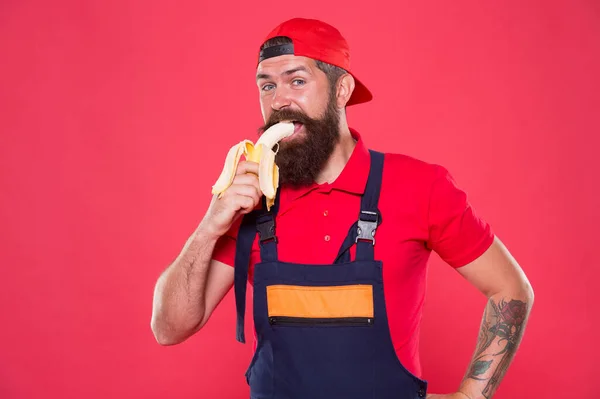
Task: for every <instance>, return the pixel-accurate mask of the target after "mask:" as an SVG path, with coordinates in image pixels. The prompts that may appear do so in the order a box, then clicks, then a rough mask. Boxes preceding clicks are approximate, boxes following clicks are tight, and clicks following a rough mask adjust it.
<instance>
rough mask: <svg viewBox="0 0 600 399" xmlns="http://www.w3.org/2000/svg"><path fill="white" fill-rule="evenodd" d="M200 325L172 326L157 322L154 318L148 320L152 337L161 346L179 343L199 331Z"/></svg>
mask: <svg viewBox="0 0 600 399" xmlns="http://www.w3.org/2000/svg"><path fill="white" fill-rule="evenodd" d="M201 327H202V326H201V325H198V326H193V327H190V328H173V327H172V326H167V325H164V324H162V323H159V322H158V321H156V320H155V319H152V321H151V322H150V328H151V329H152V334H154V339H156V342H157V343H158V344H159V345H162V346H173V345H177V344H180V343H182V342H183V341H185V340H187V339H188V338H189V337H191V336H192V335H193V334H195V333H196V332H197V331H199V330H200V328H201Z"/></svg>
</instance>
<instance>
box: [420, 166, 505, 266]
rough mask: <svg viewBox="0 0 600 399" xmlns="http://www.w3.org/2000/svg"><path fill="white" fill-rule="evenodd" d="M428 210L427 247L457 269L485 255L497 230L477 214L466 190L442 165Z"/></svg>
mask: <svg viewBox="0 0 600 399" xmlns="http://www.w3.org/2000/svg"><path fill="white" fill-rule="evenodd" d="M436 168H437V173H436V178H435V180H434V182H433V185H432V188H431V195H430V198H429V210H428V225H429V239H428V242H427V246H428V247H429V248H431V249H432V250H433V251H435V252H436V253H437V254H438V255H439V256H440V258H442V259H443V260H444V261H445V262H446V263H448V264H449V265H450V266H452V267H454V268H458V267H461V266H464V265H466V264H467V263H469V262H471V261H473V260H475V259H477V258H478V257H479V256H480V255H481V254H483V253H484V252H485V251H486V250H487V249H488V248H489V246H490V245H491V244H492V242H493V240H494V233H493V231H492V229H491V227H490V225H489V223H487V222H486V221H485V220H483V219H482V218H480V217H479V216H478V215H477V214H476V213H475V210H474V209H473V207H472V206H471V204H470V203H469V199H468V197H467V194H466V192H465V191H464V190H462V189H461V188H460V187H459V186H458V185H457V183H456V181H455V180H454V178H453V177H452V175H451V174H450V173H449V172H448V170H447V169H446V168H444V167H442V166H439V165H436Z"/></svg>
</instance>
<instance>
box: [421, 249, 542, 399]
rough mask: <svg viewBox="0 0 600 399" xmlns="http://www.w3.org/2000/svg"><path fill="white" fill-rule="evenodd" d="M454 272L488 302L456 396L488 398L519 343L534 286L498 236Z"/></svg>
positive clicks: (504, 372)
mask: <svg viewBox="0 0 600 399" xmlns="http://www.w3.org/2000/svg"><path fill="white" fill-rule="evenodd" d="M457 271H458V272H459V273H460V274H461V275H462V276H463V277H464V278H465V279H467V280H468V281H469V282H470V283H471V284H473V285H474V286H475V287H477V288H478V289H479V290H480V291H481V292H482V293H483V294H485V295H486V297H487V298H488V302H487V304H486V307H485V311H484V314H483V319H482V322H481V327H480V331H479V337H478V339H477V347H476V350H475V353H474V354H473V357H472V359H471V362H470V364H469V367H468V368H467V371H466V373H465V376H464V378H463V380H462V382H461V385H460V389H459V393H460V394H461V395H460V396H456V397H457V398H458V397H468V398H469V399H482V398H486V399H489V398H491V397H492V396H493V395H494V393H495V392H496V390H497V389H498V385H499V384H500V382H501V381H502V379H503V378H504V375H505V374H506V372H507V370H508V367H509V366H510V364H511V362H512V360H513V358H514V357H515V354H516V352H517V349H518V347H519V344H520V343H521V340H522V338H523V333H524V331H525V326H526V324H527V320H528V318H529V314H530V312H531V307H532V306H533V299H534V294H533V289H532V287H531V284H530V283H529V281H528V280H527V277H526V276H525V273H524V272H523V270H522V269H521V268H520V266H519V265H518V263H517V261H516V260H515V259H514V258H513V257H512V255H511V254H510V253H509V252H508V250H507V249H506V247H505V246H504V245H503V244H502V243H501V241H500V240H499V239H498V238H496V239H495V240H494V243H493V244H492V246H491V247H490V248H489V249H488V250H487V251H486V252H485V253H484V254H483V255H482V256H480V257H479V258H478V259H477V260H475V261H473V262H471V263H470V264H468V265H466V266H463V267H460V268H458V269H457ZM434 397H435V395H432V398H434Z"/></svg>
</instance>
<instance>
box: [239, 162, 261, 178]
mask: <svg viewBox="0 0 600 399" xmlns="http://www.w3.org/2000/svg"><path fill="white" fill-rule="evenodd" d="M245 173H254V174H255V175H258V163H256V162H251V161H240V162H239V163H238V167H237V170H236V172H235V174H236V175H243V174H245Z"/></svg>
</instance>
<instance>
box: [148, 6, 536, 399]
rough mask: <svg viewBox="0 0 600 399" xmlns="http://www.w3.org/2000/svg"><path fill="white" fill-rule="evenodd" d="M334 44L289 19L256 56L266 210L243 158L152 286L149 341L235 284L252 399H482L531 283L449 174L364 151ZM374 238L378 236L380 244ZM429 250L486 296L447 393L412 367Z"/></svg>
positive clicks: (200, 321)
mask: <svg viewBox="0 0 600 399" xmlns="http://www.w3.org/2000/svg"><path fill="white" fill-rule="evenodd" d="M349 58H350V51H349V47H348V44H347V42H346V40H345V39H344V38H343V37H342V35H341V34H340V32H339V31H338V30H337V29H336V28H334V27H332V26H331V25H329V24H326V23H324V22H322V21H318V20H314V19H302V18H294V19H291V20H289V21H285V22H283V23H282V24H280V25H279V26H277V27H276V28H275V29H274V30H272V31H271V32H270V33H269V34H268V35H267V37H266V38H265V40H264V41H263V43H262V45H261V46H260V48H259V49H258V64H257V71H256V82H257V86H258V90H259V93H260V105H261V109H262V114H263V119H264V121H265V124H264V126H262V127H261V128H260V129H259V131H260V132H263V131H265V130H266V129H267V128H269V127H270V126H272V125H274V124H275V123H278V122H282V121H288V122H293V123H294V133H293V134H292V135H291V136H289V137H288V138H285V139H283V140H282V141H281V142H279V143H278V146H279V148H278V149H277V155H276V159H275V160H276V162H277V165H279V170H280V176H279V178H280V186H279V188H278V191H277V195H276V199H275V204H274V206H273V208H272V209H271V210H267V209H266V207H265V197H264V196H263V193H262V192H261V190H260V186H259V183H258V177H257V175H258V164H257V163H254V162H250V161H244V160H242V161H240V163H239V165H238V168H237V171H236V175H235V178H234V180H233V184H232V185H231V186H230V187H229V188H227V190H226V191H225V192H224V193H223V195H222V196H220V197H219V196H217V195H215V196H214V197H213V199H212V201H211V204H210V206H209V208H208V210H207V211H206V213H205V215H204V217H203V219H202V221H201V222H200V224H199V226H198V228H197V229H196V231H195V232H194V234H193V235H192V236H191V237H190V238H189V240H188V241H187V243H186V245H185V246H184V248H183V250H182V252H181V253H180V255H179V256H178V257H177V259H176V260H175V261H174V262H173V264H171V265H169V266H168V267H167V268H166V270H165V271H164V272H163V273H162V275H161V276H160V277H159V279H158V281H157V284H156V289H155V294H154V307H153V314H152V322H151V325H152V330H153V332H154V334H155V337H156V339H157V341H158V342H159V343H160V344H162V345H174V344H178V343H180V342H182V341H184V340H186V339H187V338H189V337H190V336H192V335H193V334H195V333H196V332H197V331H199V330H200V329H201V328H202V327H203V326H204V325H206V323H207V321H208V320H209V318H210V315H211V313H212V312H213V310H214V309H215V308H216V306H217V305H218V304H219V302H220V301H221V299H222V298H223V297H224V295H225V294H227V292H228V291H229V290H230V289H231V288H232V287H233V286H234V287H235V295H236V307H237V315H238V317H237V339H238V340H239V341H240V342H245V337H244V310H245V297H246V284H247V282H250V284H252V285H253V288H254V289H253V306H254V307H253V309H254V312H253V314H254V332H255V334H254V335H255V340H254V341H255V351H254V356H253V358H252V361H251V363H250V365H249V367H248V370H247V373H246V379H247V382H248V384H249V385H250V395H251V398H256V399H258V398H261V399H262V398H273V399H284V398H285V399H289V398H301V399H309V398H310V399H320V398H327V399H331V398H343V399H350V398H357V399H358V398H360V399H364V398H372V399H392V398H395V399H415V398H424V397H427V398H439V399H442V398H445V399H477V398H491V397H492V396H493V395H494V393H495V391H496V390H497V388H498V384H499V383H500V381H501V380H502V378H503V376H504V375H505V373H506V370H507V368H508V366H509V364H510V363H511V361H512V359H513V357H514V355H515V353H516V350H517V348H518V346H519V343H520V342H521V339H522V336H523V332H524V329H525V325H526V322H527V318H528V316H529V313H530V311H531V307H532V304H533V297H534V296H533V290H532V288H531V285H530V283H529V282H528V280H527V278H526V276H525V274H524V273H523V271H522V269H521V268H520V266H519V265H518V264H517V262H516V261H515V259H514V258H513V257H512V256H511V255H510V253H509V252H508V250H507V249H506V247H505V246H504V245H503V244H502V243H501V241H500V240H499V239H498V238H497V237H496V236H495V234H494V233H493V232H492V229H491V227H490V225H489V224H488V223H486V222H485V221H484V220H482V219H481V218H480V217H478V216H477V215H476V213H475V211H474V209H473V207H472V206H471V204H470V203H469V202H468V201H467V196H466V194H465V192H464V191H463V190H461V189H460V188H459V187H458V186H457V185H456V183H455V181H454V180H453V178H452V176H451V175H450V173H449V172H448V170H447V169H445V168H444V167H442V166H440V165H436V164H430V163H427V162H424V161H421V160H418V159H415V158H413V157H410V156H408V155H403V154H395V153H388V152H385V153H383V152H378V151H374V150H370V149H368V147H367V146H366V144H365V142H364V140H363V139H362V137H361V135H360V133H359V132H358V131H357V130H356V129H353V128H350V127H349V126H348V121H347V118H346V112H345V109H346V107H347V106H351V105H356V104H361V103H365V102H367V101H369V100H371V99H372V95H371V92H370V91H369V90H368V89H367V87H366V86H365V85H364V84H363V83H362V81H360V80H359V79H358V78H357V76H356V73H355V72H353V71H351V70H350V64H349ZM375 233H376V234H375ZM431 251H435V252H436V253H437V254H439V255H440V257H441V258H442V259H443V260H444V261H445V262H446V263H448V264H449V265H450V266H451V267H453V268H454V269H455V270H456V271H457V272H458V273H459V274H460V275H461V276H463V277H464V278H465V279H467V280H468V281H469V282H470V283H471V284H473V285H474V286H475V287H476V288H477V289H478V290H480V291H481V293H482V294H483V295H485V296H486V297H487V298H488V302H487V305H486V307H485V309H484V312H483V320H482V323H481V331H480V334H479V338H478V340H477V342H476V344H477V345H476V349H475V352H474V355H473V359H472V361H471V364H470V366H469V367H468V369H467V371H466V373H465V377H464V378H463V380H462V381H461V383H460V385H459V386H458V387H457V391H456V392H454V393H449V394H431V393H428V392H427V391H428V390H427V381H426V380H425V379H423V377H422V375H421V374H422V373H421V364H420V362H419V350H418V347H419V331H420V321H421V316H422V309H423V303H424V297H425V277H426V266H427V262H428V259H429V256H430V254H431Z"/></svg>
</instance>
